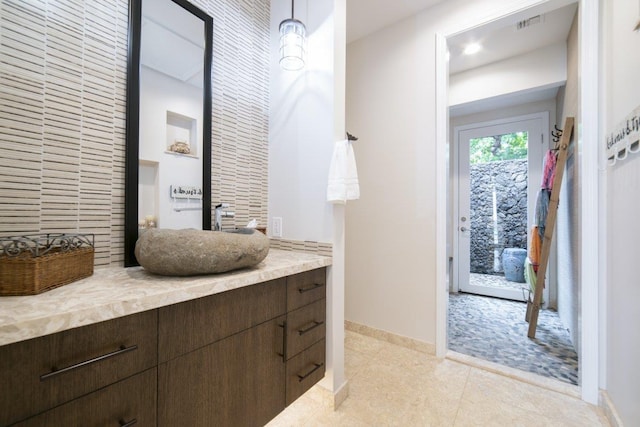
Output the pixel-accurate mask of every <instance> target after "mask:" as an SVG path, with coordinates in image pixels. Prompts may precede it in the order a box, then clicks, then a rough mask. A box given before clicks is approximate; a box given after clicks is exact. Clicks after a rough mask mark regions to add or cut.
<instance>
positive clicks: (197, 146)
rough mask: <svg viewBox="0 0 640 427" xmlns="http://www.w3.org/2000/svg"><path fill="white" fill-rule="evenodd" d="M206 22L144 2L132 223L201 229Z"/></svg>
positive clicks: (173, 7) (167, 5) (162, 1)
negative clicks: (135, 213) (135, 203)
mask: <svg viewBox="0 0 640 427" xmlns="http://www.w3.org/2000/svg"><path fill="white" fill-rule="evenodd" d="M204 30H205V29H204V22H203V21H202V20H201V19H200V18H198V17H196V16H194V15H192V14H191V13H189V12H188V11H186V10H185V9H183V8H182V7H180V6H179V5H177V4H176V3H174V2H173V1H172V0H156V1H143V3H142V34H141V49H140V128H139V135H140V139H139V141H140V152H139V161H140V165H139V178H138V225H139V228H141V229H145V228H150V227H159V228H173V229H179V228H195V229H202V194H203V191H202V118H203V96H202V90H203V83H204V48H205V31H204Z"/></svg>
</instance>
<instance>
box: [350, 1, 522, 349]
mask: <svg viewBox="0 0 640 427" xmlns="http://www.w3.org/2000/svg"><path fill="white" fill-rule="evenodd" d="M533 3H534V2H533V1H531V2H529V1H516V0H512V1H503V0H482V1H474V2H468V1H462V0H458V1H448V2H444V3H441V4H439V5H438V6H435V7H432V8H429V9H427V10H425V11H423V12H421V13H419V14H417V15H415V16H413V17H411V18H408V19H406V20H404V21H402V22H400V23H397V24H394V25H392V26H389V27H387V28H385V29H383V30H381V31H379V32H377V33H374V34H372V35H370V36H367V37H365V38H363V39H360V40H357V41H355V42H353V43H351V44H349V45H348V46H347V113H346V114H347V128H348V129H349V131H350V132H352V133H354V134H356V135H358V136H359V137H360V141H358V144H357V145H356V147H355V150H356V157H357V159H358V172H359V175H360V184H361V199H360V200H358V201H356V202H354V203H352V204H350V205H348V206H347V224H346V229H347V231H348V233H347V241H346V276H345V286H346V314H345V316H346V318H347V320H350V321H353V322H356V323H360V324H365V325H368V326H371V327H374V328H377V329H382V330H385V331H389V332H392V333H395V334H399V335H403V336H407V337H410V338H414V339H416V340H420V341H424V342H427V343H434V342H435V332H436V304H435V295H436V259H435V251H436V228H435V227H436V206H435V205H436V186H435V182H436V175H435V170H436V134H435V123H436V111H435V90H436V88H435V67H434V61H435V47H436V46H435V45H436V44H435V35H436V32H441V33H445V34H446V33H453V32H454V31H455V30H456V29H457V30H460V29H465V28H469V27H471V26H474V25H477V24H478V23H481V22H486V21H488V20H491V19H495V18H496V17H498V16H500V15H503V14H507V13H512V12H514V11H517V10H520V9H522V8H525V7H527V6H530V5H531V4H533ZM438 262H441V261H440V260H438ZM441 285H442V286H445V284H444V283H442V284H441Z"/></svg>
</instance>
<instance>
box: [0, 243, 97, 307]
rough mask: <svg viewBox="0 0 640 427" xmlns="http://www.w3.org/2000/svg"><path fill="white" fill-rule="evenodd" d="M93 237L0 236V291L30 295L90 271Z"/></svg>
mask: <svg viewBox="0 0 640 427" xmlns="http://www.w3.org/2000/svg"><path fill="white" fill-rule="evenodd" d="M93 257H94V237H93V235H91V234H89V235H87V234H83V235H80V234H73V235H70V234H58V235H51V234H48V235H45V236H23V237H10V238H0V295H34V294H39V293H41V292H44V291H48V290H50V289H54V288H57V287H59V286H62V285H66V284H68V283H71V282H74V281H76V280H79V279H83V278H85V277H89V276H91V275H92V274H93Z"/></svg>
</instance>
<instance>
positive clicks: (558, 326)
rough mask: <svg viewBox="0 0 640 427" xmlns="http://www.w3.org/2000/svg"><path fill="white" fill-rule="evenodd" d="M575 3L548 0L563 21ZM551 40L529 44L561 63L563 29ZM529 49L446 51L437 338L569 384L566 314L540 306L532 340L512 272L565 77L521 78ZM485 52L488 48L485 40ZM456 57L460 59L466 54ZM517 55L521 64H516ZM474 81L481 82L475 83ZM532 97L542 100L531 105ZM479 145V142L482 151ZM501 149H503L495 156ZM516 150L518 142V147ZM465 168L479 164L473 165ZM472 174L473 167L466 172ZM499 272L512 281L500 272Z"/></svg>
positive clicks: (523, 292)
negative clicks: (444, 249)
mask: <svg viewBox="0 0 640 427" xmlns="http://www.w3.org/2000/svg"><path fill="white" fill-rule="evenodd" d="M576 6H577V5H575V4H573V5H570V6H563V7H560V8H559V9H558V10H559V11H558V14H559V15H564V16H565V18H567V16H568V17H569V18H568V25H569V27H570V26H571V22H575V19H576V18H575V12H576ZM562 9H564V10H562ZM554 13H556V11H555V10H548V11H546V14H545V15H544V16H540V17H539V18H540V21H541V22H545V21H546V22H548V23H549V22H555V19H556V17H552V15H553V14H554ZM536 16H537V15H536ZM565 24H566V23H565ZM488 26H489V27H491V28H490V29H488V30H487V31H488V32H490V31H496V29H498V32H499V28H498V27H499V24H498V23H497V21H493V22H492V23H491V24H490V25H488ZM509 31H513V30H509ZM481 32H482V28H481V27H476V28H474V29H472V30H470V31H468V33H469V34H466V33H460V34H456V35H455V36H451V37H449V38H448V39H447V44H448V46H449V51H450V53H451V58H453V57H454V55H455V54H456V52H455V50H456V47H457V46H456V43H458V42H460V41H461V40H463V39H468V38H469V37H478V36H479V35H480V33H481ZM567 32H568V27H567ZM485 36H486V37H488V38H490V37H491V36H488V35H486V34H485ZM516 37H517V36H515V35H513V32H511V33H509V35H508V36H505V33H503V34H502V39H507V38H516ZM562 37H564V39H562ZM534 38H535V37H534ZM556 43H557V45H558V46H560V49H557V50H556V48H554V47H553V46H538V47H537V48H536V49H537V51H539V56H540V57H544V58H545V61H547V62H550V61H551V59H549V58H553V59H554V60H558V61H564V62H559V63H564V64H566V51H564V55H565V56H564V57H562V55H563V54H562V53H561V54H560V55H556V54H555V52H557V51H561V50H562V48H566V47H567V34H566V33H564V36H561V38H560V39H559V41H558V40H556ZM513 44H518V43H513ZM536 49H533V50H532V51H530V52H527V53H522V52H511V55H512V56H513V55H515V56H518V60H517V61H509V59H508V58H509V57H506V58H501V59H495V58H493V60H492V61H493V62H489V63H485V64H482V63H480V64H478V63H475V64H471V65H469V64H467V65H466V66H464V65H463V66H460V65H456V64H454V63H453V62H454V61H455V59H454V60H451V59H450V62H449V66H450V75H449V82H450V84H449V105H450V106H453V107H452V108H450V110H449V116H450V134H451V139H450V140H451V142H452V144H451V146H450V153H451V157H450V159H451V161H450V165H451V170H452V173H451V175H450V179H451V186H450V190H449V191H450V203H449V206H450V209H451V210H450V215H449V221H450V227H449V242H450V244H451V247H452V250H451V257H452V263H451V268H450V275H449V278H450V289H449V291H450V292H451V294H450V296H449V297H448V302H449V304H448V316H447V320H448V322H447V324H448V334H447V336H448V341H447V347H448V348H449V349H451V350H454V351H459V352H462V353H465V354H468V355H471V356H473V357H479V358H483V359H486V360H490V361H494V362H497V363H499V364H502V365H506V366H510V367H514V368H517V369H520V370H524V371H530V372H534V373H537V374H541V375H545V376H550V377H552V378H556V379H559V380H561V381H564V382H567V383H570V384H577V383H578V363H577V354H576V350H575V348H574V347H575V345H574V342H573V341H572V339H573V338H574V336H571V335H569V334H568V333H567V326H566V325H567V322H566V320H565V319H560V318H559V317H558V316H557V313H555V312H553V311H548V312H545V323H544V325H542V322H541V323H540V328H539V329H538V331H539V333H538V335H537V338H536V340H529V339H528V338H527V333H526V331H527V328H528V323H526V321H525V313H526V304H524V303H523V302H522V301H525V300H526V299H527V298H528V297H529V290H530V288H529V286H528V285H527V284H526V280H525V279H524V278H523V277H522V276H523V275H520V274H519V273H522V272H523V271H524V266H523V264H524V263H523V262H522V261H521V260H523V256H524V257H526V255H527V253H528V249H529V247H530V246H531V230H532V225H533V224H534V218H535V202H536V194H537V191H538V189H539V188H540V182H541V176H542V158H543V156H544V154H545V152H546V151H547V149H548V148H549V147H548V143H549V136H550V130H551V129H552V128H553V124H556V123H559V122H560V121H561V117H562V104H563V102H562V100H561V98H562V95H560V97H559V96H558V95H559V93H561V94H564V90H563V89H560V88H561V87H562V86H563V85H564V83H565V82H564V81H563V82H559V81H556V82H547V84H540V85H537V86H536V84H532V83H531V82H532V81H534V80H535V75H536V73H537V71H535V70H534V68H535V67H536V64H539V62H536V57H537V56H536V53H535V52H536ZM487 51H490V53H491V54H493V53H494V50H492V49H487ZM527 57H528V58H529V59H530V62H529V61H528V59H527ZM558 58H559V59H558ZM465 61H467V62H469V60H468V59H465ZM522 64H528V65H527V66H525V67H522V68H521V69H518V68H517V67H518V65H522ZM456 67H458V68H456ZM465 67H466V68H465ZM510 67H515V68H510ZM532 70H533V71H532ZM501 72H502V74H501ZM529 72H531V73H530V74H527V73H529ZM507 75H512V76H523V77H522V79H523V80H524V81H525V82H524V83H525V84H524V85H523V86H518V85H519V84H520V83H522V82H520V81H518V82H516V81H505V80H504V78H503V79H502V80H500V79H497V80H491V79H493V78H496V77H495V76H507ZM565 79H566V75H565ZM481 81H484V82H485V84H484V85H479V84H478V82H481ZM489 82H492V83H493V84H489ZM510 84H512V85H513V90H512V91H509V90H505V87H503V86H509V85H510ZM527 85H529V86H527ZM491 90H494V92H491ZM501 91H502V92H501ZM456 97H457V98H456ZM465 97H466V99H465ZM461 99H462V101H461ZM452 101H454V102H452ZM455 101H457V102H455ZM542 104H544V105H545V106H548V107H549V108H538V107H540V106H541V105H542ZM556 107H558V108H557V109H556ZM536 108H537V109H536ZM540 111H544V112H545V113H546V115H547V116H546V117H547V120H546V122H545V123H540V122H541V121H543V120H542V119H539V120H538V122H537V123H536V120H535V117H531V116H535V114H534V113H535V112H540ZM518 114H520V115H521V116H518ZM526 120H531V121H532V123H531V126H532V129H533V130H528V129H525V128H524V127H523V124H522V122H524V121H526ZM511 125H513V126H511ZM550 125H551V126H550ZM510 126H511V127H510ZM525 135H526V136H525ZM525 140H526V143H525ZM512 142H513V144H512ZM483 145H484V146H485V149H486V148H488V150H489V154H487V153H484V154H486V155H485V156H484V157H483V152H482V146H483ZM524 147H526V149H525V148H524ZM517 148H520V149H521V150H520V155H521V156H520V157H519V158H518V156H517V155H516V154H514V150H515V151H517V150H516V149H517ZM491 149H493V152H492V151H491ZM501 149H502V150H503V151H504V152H507V153H511V154H509V155H507V157H504V156H502V157H501V155H499V151H500V150H501ZM523 150H526V155H524V153H523ZM485 151H486V150H485ZM511 155H513V156H511ZM509 156H511V157H509ZM524 157H526V160H525V159H524ZM474 159H475V160H478V159H479V160H478V161H475V160H474ZM507 162H510V163H518V162H520V163H521V164H520V165H519V166H520V168H521V169H524V170H526V172H525V171H522V170H520V171H518V170H516V169H511V168H516V166H515V165H511V164H509V165H507ZM474 169H480V172H478V171H477V170H476V171H474ZM507 171H509V173H507ZM474 173H475V174H476V175H479V176H476V177H475V178H474V176H473V175H474ZM503 175H509V178H510V181H508V182H509V183H508V184H507V185H504V184H503V182H504V181H505V179H504V177H503ZM517 180H519V181H517ZM524 182H526V184H523V183H524ZM518 183H520V184H519V185H518ZM518 187H519V188H518ZM516 190H518V191H516ZM520 193H524V194H523V195H521V194H520ZM465 203H466V205H465ZM517 207H522V208H523V212H522V213H519V212H518V209H517ZM504 255H517V257H516V258H517V260H518V262H517V263H516V265H517V266H518V268H519V270H520V271H518V272H517V273H518V274H517V275H516V277H515V278H514V276H513V275H512V272H511V271H510V272H509V274H507V273H506V272H505V270H504V267H505V265H506V264H508V263H509V262H508V261H506V259H509V258H510V257H509V256H506V257H505V256H504ZM566 261H567V262H577V260H571V259H568V260H566ZM550 270H551V272H550V274H549V276H548V278H549V279H550V280H549V286H548V287H547V289H545V295H544V296H543V299H544V301H545V302H546V303H547V305H548V306H549V307H553V306H554V304H555V302H556V298H557V295H556V293H555V291H554V286H555V280H554V279H555V271H554V269H553V265H552V266H550ZM507 276H510V277H507ZM507 278H511V279H512V280H505V279H507ZM483 279H485V280H483ZM488 279H490V280H488ZM550 290H551V292H550ZM514 313H515V314H514ZM547 314H549V315H550V316H547ZM571 326H572V327H573V326H574V325H571ZM465 339H466V341H465ZM453 340H456V342H453ZM474 346H475V347H474ZM545 358H546V359H545Z"/></svg>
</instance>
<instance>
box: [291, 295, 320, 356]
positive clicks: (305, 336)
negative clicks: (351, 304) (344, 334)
mask: <svg viewBox="0 0 640 427" xmlns="http://www.w3.org/2000/svg"><path fill="white" fill-rule="evenodd" d="M326 301H327V300H326V299H321V300H319V301H316V302H314V303H311V304H309V305H305V306H304V307H302V308H299V309H297V310H295V311H292V312H290V313H289V314H288V315H287V359H291V358H292V357H293V356H295V355H297V354H298V353H300V352H301V351H302V350H304V349H305V348H307V347H309V346H311V345H312V344H314V343H316V342H318V341H320V340H321V339H323V338H324V337H325V335H326V324H325V317H326V315H325V313H326Z"/></svg>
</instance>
